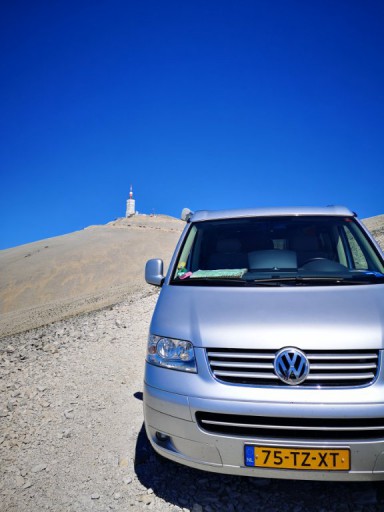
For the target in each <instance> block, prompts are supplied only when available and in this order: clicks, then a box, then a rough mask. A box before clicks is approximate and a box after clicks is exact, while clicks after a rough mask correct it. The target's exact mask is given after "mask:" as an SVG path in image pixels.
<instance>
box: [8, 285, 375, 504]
mask: <svg viewBox="0 0 384 512" xmlns="http://www.w3.org/2000/svg"><path fill="white" fill-rule="evenodd" d="M155 301H156V294H155V293H154V292H153V290H149V291H148V289H147V288H143V289H142V290H141V292H137V293H136V294H134V295H132V297H131V298H130V299H129V300H127V301H125V302H122V303H120V304H118V305H116V306H112V307H108V308H106V309H103V310H101V311H97V312H93V313H87V314H84V315H81V316H76V317H73V318H71V319H67V320H63V321H60V322H57V323H53V324H50V325H48V326H45V327H40V328H37V329H34V330H30V331H28V332H25V333H21V334H16V335H13V336H9V337H6V338H2V339H0V372H1V373H0V377H1V378H0V400H1V402H0V510H1V512H27V511H28V512H31V511H32V512H34V511H39V512H40V511H43V510H49V511H55V512H80V511H81V512H85V511H103V512H105V511H109V510H116V511H121V512H127V511H139V510H140V511H141V510H156V511H168V512H169V511H180V510H184V511H193V512H203V511H204V512H214V511H217V512H218V511H228V512H232V511H279V512H280V511H281V512H284V511H287V512H288V511H294V512H304V511H317V512H320V511H323V512H326V511H327V512H328V511H338V512H340V511H345V512H347V511H351V512H352V511H353V512H359V511H361V512H363V511H364V512H368V511H371V512H373V511H380V510H381V511H382V510H384V494H383V492H382V490H381V489H382V488H383V487H384V485H382V484H379V485H376V486H375V485H373V484H368V483H355V484H342V483H322V482H297V481H289V480H286V481H279V480H264V479H250V478H241V477H231V476H221V475H216V474H214V473H203V472H200V471H197V470H193V469H189V468H186V467H183V466H179V465H178V464H175V463H172V462H169V461H166V460H164V459H162V458H159V457H158V456H156V455H155V454H154V452H153V451H152V449H151V448H150V447H149V444H148V441H147V439H146V436H145V433H144V430H143V415H142V389H143V388H142V383H143V360H144V355H145V345H146V337H147V330H148V325H149V321H150V316H151V314H152V310H153V307H154V304H155Z"/></svg>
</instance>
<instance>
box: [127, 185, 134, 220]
mask: <svg viewBox="0 0 384 512" xmlns="http://www.w3.org/2000/svg"><path fill="white" fill-rule="evenodd" d="M135 203H136V201H135V200H134V199H133V191H132V185H131V187H130V189H129V199H128V200H127V211H126V214H125V216H126V217H131V216H132V215H135V213H136V206H135Z"/></svg>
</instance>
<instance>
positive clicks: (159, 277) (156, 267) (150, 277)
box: [145, 259, 164, 286]
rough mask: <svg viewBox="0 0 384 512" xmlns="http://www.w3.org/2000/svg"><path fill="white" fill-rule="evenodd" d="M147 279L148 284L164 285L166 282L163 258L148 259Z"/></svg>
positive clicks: (146, 267) (146, 266)
mask: <svg viewBox="0 0 384 512" xmlns="http://www.w3.org/2000/svg"><path fill="white" fill-rule="evenodd" d="M145 280H146V281H147V283H148V284H153V285H154V286H162V284H163V282H164V275H163V260H159V259H154V260H148V261H147V263H146V265H145Z"/></svg>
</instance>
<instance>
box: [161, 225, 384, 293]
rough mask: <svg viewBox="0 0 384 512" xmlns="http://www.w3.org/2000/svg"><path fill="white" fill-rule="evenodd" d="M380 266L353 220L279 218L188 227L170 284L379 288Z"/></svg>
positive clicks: (382, 273)
mask: <svg viewBox="0 0 384 512" xmlns="http://www.w3.org/2000/svg"><path fill="white" fill-rule="evenodd" d="M383 279H384V264H383V261H382V259H381V257H380V255H379V253H378V251H377V250H376V248H375V247H374V245H373V244H372V243H371V241H370V240H369V238H368V237H367V236H366V234H365V233H364V231H363V230H362V229H361V227H360V226H359V224H358V223H357V222H356V221H355V219H354V218H352V217H336V216H284V217H282V216H278V217H252V218H238V219H224V220H212V221H202V222H195V223H192V224H191V227H190V229H189V231H188V234H187V236H186V238H185V240H184V243H183V245H182V247H181V250H180V253H179V257H178V259H177V261H176V265H175V268H174V270H173V274H172V280H171V284H176V285H205V286H207V285H208V286H220V285H232V286H245V285H254V286H272V285H273V286H276V285H278V286H285V285H287V286H291V285H295V286H297V285H331V284H345V285H347V284H356V285H357V284H377V283H383V282H384V280H383Z"/></svg>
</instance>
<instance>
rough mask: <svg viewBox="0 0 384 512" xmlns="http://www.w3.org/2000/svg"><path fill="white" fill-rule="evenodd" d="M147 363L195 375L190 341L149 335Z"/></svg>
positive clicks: (193, 353) (193, 355)
mask: <svg viewBox="0 0 384 512" xmlns="http://www.w3.org/2000/svg"><path fill="white" fill-rule="evenodd" d="M147 361H148V363H151V364H155V365H157V366H164V367H165V368H171V369H172V370H182V371H184V372H193V373H197V366H196V359H195V351H194V350H193V345H192V343H191V342H190V341H183V340H175V339H173V338H162V337H161V336H154V335H150V336H149V337H148V350H147Z"/></svg>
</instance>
